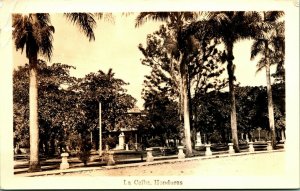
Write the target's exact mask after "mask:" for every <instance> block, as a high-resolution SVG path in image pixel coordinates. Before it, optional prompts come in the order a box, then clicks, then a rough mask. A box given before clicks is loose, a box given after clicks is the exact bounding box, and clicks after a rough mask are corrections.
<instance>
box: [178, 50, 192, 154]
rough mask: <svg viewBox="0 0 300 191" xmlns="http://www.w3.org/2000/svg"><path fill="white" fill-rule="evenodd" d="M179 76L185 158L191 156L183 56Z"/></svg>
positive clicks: (185, 68) (185, 71)
mask: <svg viewBox="0 0 300 191" xmlns="http://www.w3.org/2000/svg"><path fill="white" fill-rule="evenodd" d="M180 57H181V58H180V62H179V63H180V70H181V71H180V75H181V81H182V82H181V85H182V88H181V89H182V101H183V123H184V139H185V146H186V153H185V154H186V156H187V157H190V156H192V154H193V150H192V143H191V132H190V131H191V129H190V127H191V126H190V110H189V99H188V87H187V85H188V84H187V83H188V79H187V78H188V76H187V66H186V65H185V63H184V59H183V55H181V56H180Z"/></svg>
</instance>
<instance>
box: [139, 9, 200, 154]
mask: <svg viewBox="0 0 300 191" xmlns="http://www.w3.org/2000/svg"><path fill="white" fill-rule="evenodd" d="M198 16H199V14H198V13H196V12H142V13H140V14H139V15H138V16H137V18H136V27H138V26H141V25H142V24H144V23H145V22H147V21H149V20H152V21H163V22H167V24H168V25H170V27H171V28H172V36H173V38H172V39H170V41H169V42H168V43H166V48H167V49H168V52H169V53H170V54H169V55H170V57H171V58H172V60H171V62H170V65H171V67H174V65H175V66H176V67H178V68H179V74H180V103H181V104H180V105H181V112H182V113H183V123H184V138H185V146H186V156H191V155H192V142H191V132H190V109H189V105H190V104H189V100H188V74H187V73H188V65H187V63H188V59H189V57H188V54H190V52H189V51H191V49H188V48H190V47H191V46H192V43H187V42H186V41H185V40H186V39H185V40H183V39H182V38H181V31H182V29H183V27H184V25H185V24H187V22H188V21H195V20H196V19H197V18H198ZM189 40H191V39H189ZM189 42H191V41H189Z"/></svg>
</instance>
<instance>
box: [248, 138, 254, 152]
mask: <svg viewBox="0 0 300 191" xmlns="http://www.w3.org/2000/svg"><path fill="white" fill-rule="evenodd" d="M249 152H250V153H254V147H253V142H252V141H251V142H249Z"/></svg>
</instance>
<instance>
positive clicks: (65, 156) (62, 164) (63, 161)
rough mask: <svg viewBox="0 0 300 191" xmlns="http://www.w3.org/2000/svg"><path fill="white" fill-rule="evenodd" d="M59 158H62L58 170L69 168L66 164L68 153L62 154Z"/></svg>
mask: <svg viewBox="0 0 300 191" xmlns="http://www.w3.org/2000/svg"><path fill="white" fill-rule="evenodd" d="M60 156H61V157H62V158H61V163H60V169H61V170H63V169H68V168H70V165H69V163H68V156H69V153H62V154H61V155H60Z"/></svg>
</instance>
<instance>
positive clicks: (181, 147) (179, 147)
mask: <svg viewBox="0 0 300 191" xmlns="http://www.w3.org/2000/svg"><path fill="white" fill-rule="evenodd" d="M178 158H179V159H184V158H185V154H184V153H183V146H178Z"/></svg>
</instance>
